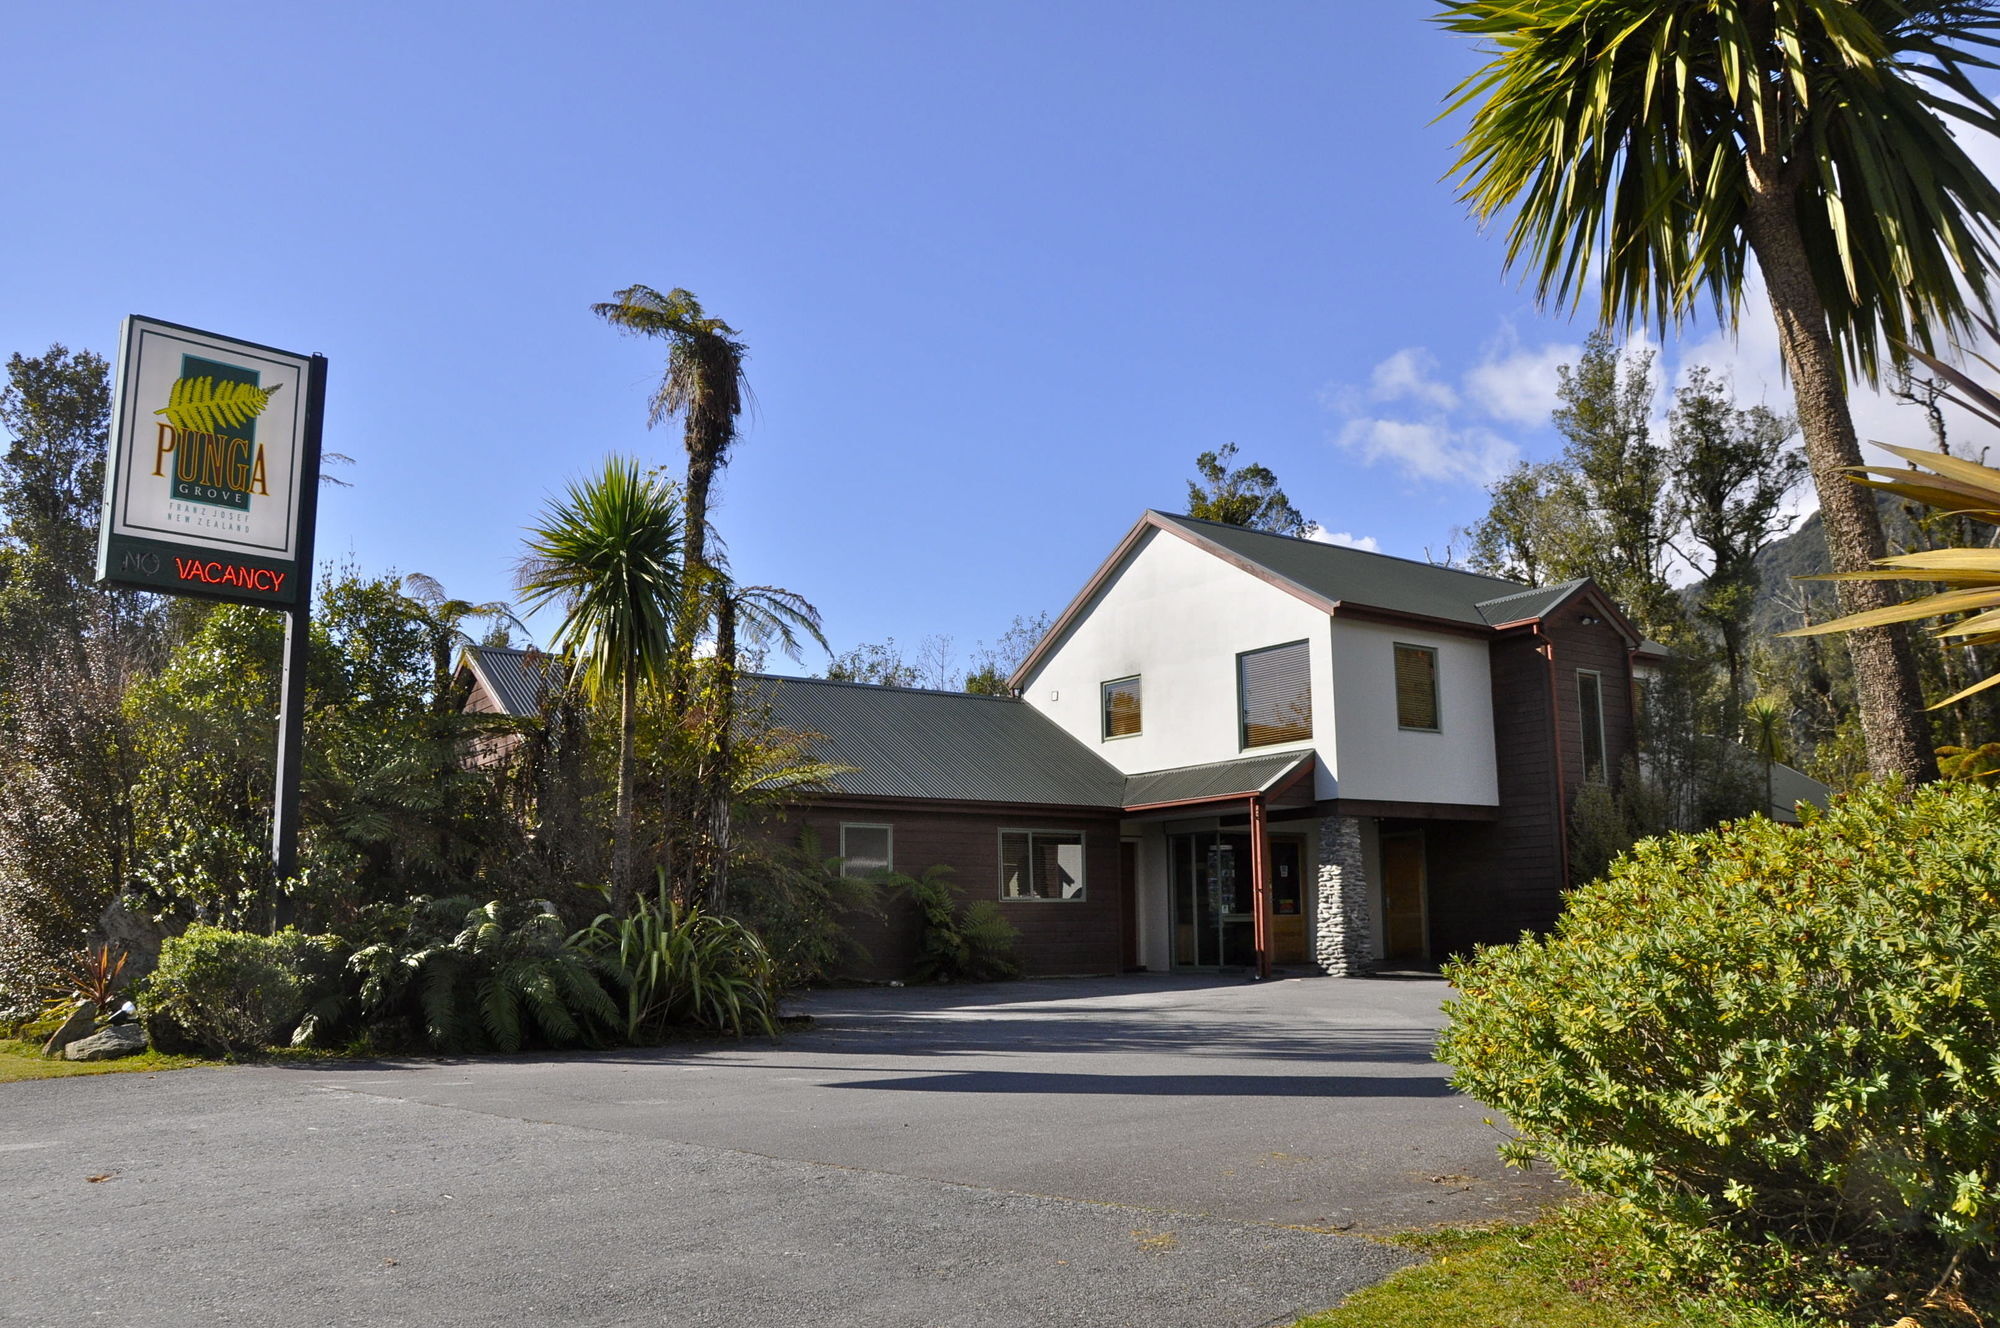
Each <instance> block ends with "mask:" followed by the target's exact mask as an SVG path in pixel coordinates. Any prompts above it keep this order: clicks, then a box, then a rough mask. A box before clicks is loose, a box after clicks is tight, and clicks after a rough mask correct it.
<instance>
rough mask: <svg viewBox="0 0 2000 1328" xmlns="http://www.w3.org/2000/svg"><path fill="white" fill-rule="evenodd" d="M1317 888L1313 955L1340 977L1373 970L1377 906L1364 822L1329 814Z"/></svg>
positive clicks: (1323, 830) (1324, 824) (1321, 826)
mask: <svg viewBox="0 0 2000 1328" xmlns="http://www.w3.org/2000/svg"><path fill="white" fill-rule="evenodd" d="M1317 885H1318V889H1317V890H1315V891H1314V910H1315V915H1316V916H1315V917H1314V919H1313V921H1314V923H1315V924H1316V925H1315V926H1314V929H1313V949H1314V955H1313V957H1314V959H1316V960H1317V961H1318V963H1319V966H1320V967H1321V968H1323V969H1325V970H1326V971H1327V972H1328V973H1330V974H1332V975H1333V976H1334V977H1337V978H1357V977H1362V976H1365V975H1366V974H1368V973H1372V972H1373V971H1374V970H1375V947H1374V936H1375V928H1374V916H1373V915H1374V909H1373V907H1372V906H1371V905H1370V901H1369V893H1370V892H1369V889H1368V873H1367V870H1366V868H1365V867H1364V866H1363V863H1362V857H1361V822H1360V821H1358V820H1356V819H1355V818H1354V817H1352V816H1329V817H1326V818H1325V819H1324V820H1322V821H1321V822H1320V823H1319V878H1318V881H1317Z"/></svg>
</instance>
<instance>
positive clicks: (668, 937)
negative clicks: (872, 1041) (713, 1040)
mask: <svg viewBox="0 0 2000 1328" xmlns="http://www.w3.org/2000/svg"><path fill="white" fill-rule="evenodd" d="M573 944H575V945H577V946H579V947H581V948H582V949H584V950H585V951H587V952H589V953H590V954H592V955H594V956H596V957H598V959H599V960H600V962H603V963H605V964H607V965H609V966H611V967H612V969H613V971H615V972H616V973H617V974H618V975H619V980H620V982H621V983H622V985H623V986H624V988H625V1016H624V1035H625V1038H626V1040H627V1041H631V1042H646V1041H657V1040H658V1039H659V1038H661V1037H663V1036H665V1035H666V1034H667V1033H668V1032H669V1031H671V1030H672V1029H675V1028H680V1027H686V1026H688V1025H704V1026H707V1027H709V1028H718V1029H720V1028H726V1029H728V1030H729V1031H730V1032H732V1033H735V1034H736V1035H737V1036H738V1037H741V1036H742V1035H743V1028H744V1025H745V1024H749V1025H751V1026H752V1027H754V1028H756V1029H757V1030H758V1031H760V1032H763V1033H776V1032H777V1027H778V1024H777V1019H778V994H779V983H778V974H777V969H776V967H775V966H774V965H773V963H772V962H771V955H770V952H769V951H768V950H766V949H765V948H764V943H763V942H762V941H760V940H758V939H757V934H756V933H755V932H753V931H751V930H750V928H748V927H747V926H745V925H744V924H743V923H741V922H738V921H737V920H736V919H735V918H725V917H717V916H715V915H713V914H709V913H704V912H702V910H701V909H700V908H696V907H684V906H682V905H681V904H679V903H677V902H675V901H674V900H672V899H670V898H668V896H667V879H666V873H665V872H664V871H663V872H661V873H660V891H659V896H658V898H657V899H641V900H640V901H639V907H638V910H637V911H636V912H634V913H633V914H632V915H631V916H630V917H623V918H621V917H617V916H615V915H613V914H610V913H602V914H599V915H598V918H597V920H596V921H595V922H593V923H592V924H591V925H590V926H589V927H588V928H587V929H586V930H584V931H581V932H579V933H577V935H576V936H575V938H573Z"/></svg>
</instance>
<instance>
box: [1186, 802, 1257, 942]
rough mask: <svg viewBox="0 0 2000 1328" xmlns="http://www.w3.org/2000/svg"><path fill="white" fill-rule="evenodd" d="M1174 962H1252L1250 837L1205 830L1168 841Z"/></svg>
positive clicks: (1252, 897) (1252, 916)
mask: <svg viewBox="0 0 2000 1328" xmlns="http://www.w3.org/2000/svg"><path fill="white" fill-rule="evenodd" d="M1168 849H1169V852H1168V859H1169V861H1170V862H1171V863H1172V870H1171V873H1170V878H1169V879H1170V886H1171V889H1172V893H1173V898H1174V967H1176V968H1247V967H1249V966H1250V965H1252V964H1254V963H1256V962H1257V941H1256V925H1255V914H1254V912H1253V910H1254V909H1255V907H1256V892H1255V889H1254V888H1253V886H1254V883H1253V880H1252V877H1251V874H1250V836H1248V835H1234V834H1224V833H1222V832H1220V831H1207V832H1204V833H1201V834H1194V835H1173V836H1170V837H1169V840H1168Z"/></svg>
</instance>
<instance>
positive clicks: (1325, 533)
mask: <svg viewBox="0 0 2000 1328" xmlns="http://www.w3.org/2000/svg"><path fill="white" fill-rule="evenodd" d="M1306 538H1307V539H1309V540H1318V541H1319V542H1320V543H1321V544H1338V545H1339V546H1340V547H1341V548H1343V549H1364V550H1366V551H1367V552H1369V553H1380V552H1382V543H1381V541H1380V540H1378V539H1376V538H1375V537H1374V536H1373V535H1350V534H1348V533H1347V532H1346V531H1344V530H1328V529H1327V528H1326V527H1325V526H1322V525H1320V524H1319V523H1318V522H1317V521H1315V522H1313V524H1312V526H1311V527H1310V528H1309V529H1307V531H1306Z"/></svg>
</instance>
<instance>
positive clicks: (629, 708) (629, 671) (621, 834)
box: [611, 659, 639, 914]
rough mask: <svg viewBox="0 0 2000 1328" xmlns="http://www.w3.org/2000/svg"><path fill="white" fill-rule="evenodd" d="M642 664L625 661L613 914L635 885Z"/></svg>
mask: <svg viewBox="0 0 2000 1328" xmlns="http://www.w3.org/2000/svg"><path fill="white" fill-rule="evenodd" d="M638 675H639V663H638V661H637V660H635V659H627V660H626V661H625V676H624V677H623V679H621V682H622V683H623V686H622V687H621V688H620V694H619V698H618V810H617V813H616V815H617V821H618V840H617V842H616V843H615V844H613V845H612V850H611V911H612V912H613V913H618V914H622V913H624V912H625V910H626V909H627V908H628V907H629V906H630V905H631V902H632V892H633V886H634V882H633V880H632V863H633V859H634V856H635V855H634V854H633V852H632V850H633V848H634V845H633V843H632V832H633V822H634V821H635V820H636V819H637V818H636V817H635V816H634V815H633V807H632V764H633V758H632V749H633V747H634V746H635V745H636V744H637V742H638V734H639V697H638V690H639V676H638Z"/></svg>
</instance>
